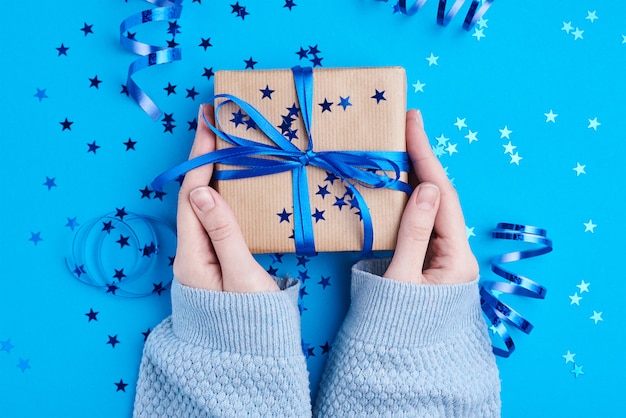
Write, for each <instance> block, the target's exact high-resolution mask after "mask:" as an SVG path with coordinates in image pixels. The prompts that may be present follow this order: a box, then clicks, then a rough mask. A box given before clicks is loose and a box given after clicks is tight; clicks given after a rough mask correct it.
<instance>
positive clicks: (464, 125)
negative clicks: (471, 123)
mask: <svg viewBox="0 0 626 418" xmlns="http://www.w3.org/2000/svg"><path fill="white" fill-rule="evenodd" d="M466 119H467V118H463V119H461V118H459V117H458V116H457V117H456V122H454V123H453V125H454V126H456V127H457V128H458V129H459V131H460V130H461V129H463V128H467V123H465V120H466Z"/></svg>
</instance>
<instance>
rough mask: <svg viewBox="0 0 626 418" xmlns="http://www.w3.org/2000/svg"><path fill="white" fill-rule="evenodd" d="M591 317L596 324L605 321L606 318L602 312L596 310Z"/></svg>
mask: <svg viewBox="0 0 626 418" xmlns="http://www.w3.org/2000/svg"><path fill="white" fill-rule="evenodd" d="M589 319H591V320H592V321H593V323H594V324H596V325H597V324H598V322H599V321H604V319H603V318H602V312H596V311H595V310H594V311H593V315H591V316H590V317H589Z"/></svg>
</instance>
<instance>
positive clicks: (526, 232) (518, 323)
mask: <svg viewBox="0 0 626 418" xmlns="http://www.w3.org/2000/svg"><path fill="white" fill-rule="evenodd" d="M492 237H493V238H497V239H505V240H513V241H522V242H528V243H533V244H539V247H537V248H533V249H528V250H523V251H514V252H510V253H506V254H502V255H499V256H496V257H494V258H493V259H492V260H491V270H492V271H493V272H494V273H496V274H497V275H498V276H500V277H502V278H504V279H505V280H507V282H502V281H487V282H483V283H482V285H481V288H480V298H481V299H480V304H481V308H482V310H483V312H484V314H485V316H486V317H487V319H488V320H489V322H490V323H491V326H492V328H491V329H492V330H494V332H495V333H497V334H498V335H499V336H500V338H502V341H503V342H504V345H505V346H506V349H503V348H499V347H496V346H494V347H493V352H494V353H495V354H496V355H498V356H501V357H509V356H510V355H511V353H513V351H514V350H515V344H514V342H513V338H511V336H510V334H509V332H508V330H507V328H506V326H505V323H508V324H510V325H512V326H513V327H515V328H517V329H519V330H521V331H522V332H524V333H526V334H528V333H530V331H531V330H532V329H533V325H532V324H531V323H530V322H528V321H527V320H526V319H525V318H524V317H523V316H522V315H520V314H519V313H518V312H516V311H515V310H514V309H513V308H511V307H510V306H509V305H507V304H506V303H504V302H502V301H501V300H499V298H498V297H497V296H495V295H494V294H493V293H494V292H493V291H495V292H496V293H507V294H512V295H518V296H526V297H530V298H536V299H544V298H545V296H546V288H545V287H543V286H542V285H540V284H539V283H536V282H534V281H533V280H531V279H529V278H527V277H524V276H520V275H517V274H515V273H512V272H511V271H509V270H506V269H504V268H503V267H502V266H501V265H502V264H504V263H510V262H513V261H518V260H523V259H525V258H531V257H537V256H540V255H543V254H546V253H549V252H550V251H552V241H551V240H550V239H548V238H547V232H546V230H545V229H541V228H537V227H534V226H528V225H517V224H510V223H499V224H498V225H497V227H496V229H495V230H494V231H493V232H492Z"/></svg>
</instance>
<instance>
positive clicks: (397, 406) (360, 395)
mask: <svg viewBox="0 0 626 418" xmlns="http://www.w3.org/2000/svg"><path fill="white" fill-rule="evenodd" d="M388 264H389V260H388V259H384V260H381V259H375V260H366V261H361V262H359V263H357V264H356V265H355V266H354V267H353V268H352V290H351V304H350V309H349V311H348V314H347V316H346V318H345V320H344V322H343V324H342V326H341V329H340V330H339V333H338V335H337V338H336V340H335V343H334V345H333V348H332V350H331V353H330V357H329V359H328V363H327V364H326V369H325V371H324V375H323V378H322V382H321V384H320V389H319V392H318V395H317V399H316V403H315V406H314V410H313V414H314V415H315V416H320V417H321V416H399V415H400V416H419V417H452V416H454V417H497V416H499V415H500V380H499V377H498V369H497V367H496V363H495V357H494V355H493V353H492V350H491V343H490V340H489V336H488V333H487V326H486V322H485V321H484V319H483V317H482V314H481V310H480V299H479V293H478V280H475V281H473V282H471V283H463V284H455V285H417V284H409V283H402V282H398V281H394V280H391V279H385V278H382V277H381V276H382V274H383V272H384V271H385V270H386V267H387V265H388Z"/></svg>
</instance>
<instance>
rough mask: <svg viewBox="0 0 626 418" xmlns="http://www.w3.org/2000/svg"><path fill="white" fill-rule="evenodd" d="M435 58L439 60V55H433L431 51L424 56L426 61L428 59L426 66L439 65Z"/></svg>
mask: <svg viewBox="0 0 626 418" xmlns="http://www.w3.org/2000/svg"><path fill="white" fill-rule="evenodd" d="M437 60H439V57H438V56H435V55H434V54H433V53H432V52H431V53H430V56H429V57H426V61H428V66H429V67H430V66H432V65H439V63H438V62H437Z"/></svg>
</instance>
